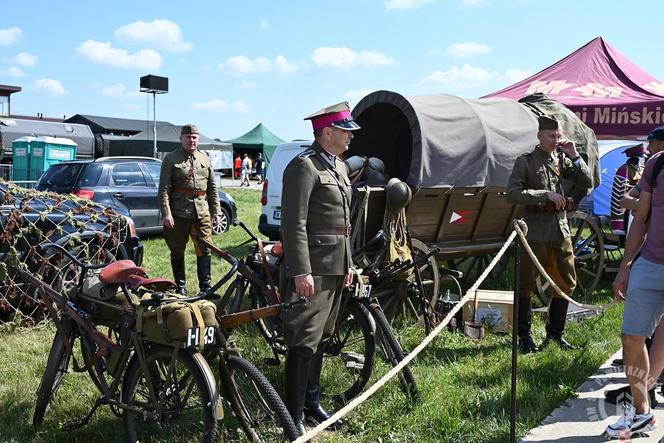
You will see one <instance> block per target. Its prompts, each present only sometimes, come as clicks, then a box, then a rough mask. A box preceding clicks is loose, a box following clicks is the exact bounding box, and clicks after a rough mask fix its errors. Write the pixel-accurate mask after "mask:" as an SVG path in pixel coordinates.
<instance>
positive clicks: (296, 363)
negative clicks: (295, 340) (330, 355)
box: [284, 347, 313, 435]
mask: <svg viewBox="0 0 664 443" xmlns="http://www.w3.org/2000/svg"><path fill="white" fill-rule="evenodd" d="M312 354H313V353H312V352H311V349H308V348H303V347H296V348H292V349H289V350H288V354H287V355H286V370H285V386H284V389H285V398H284V400H285V403H286V408H288V412H290V415H291V417H293V421H294V422H295V427H296V428H297V431H298V433H299V434H300V435H304V434H306V429H305V428H304V398H305V395H306V391H307V383H306V380H307V379H308V378H309V369H310V367H311V357H312Z"/></svg>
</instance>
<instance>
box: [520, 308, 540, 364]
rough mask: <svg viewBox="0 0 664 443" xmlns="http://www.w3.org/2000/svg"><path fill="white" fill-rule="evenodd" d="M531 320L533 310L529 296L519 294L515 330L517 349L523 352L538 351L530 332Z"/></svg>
mask: <svg viewBox="0 0 664 443" xmlns="http://www.w3.org/2000/svg"><path fill="white" fill-rule="evenodd" d="M532 321H533V310H532V304H531V300H530V297H527V296H519V323H518V325H517V330H518V333H519V349H521V352H523V353H524V354H530V353H532V352H538V351H539V348H538V347H537V345H536V344H535V341H534V340H533V336H532V335H531V332H530V327H531V324H532Z"/></svg>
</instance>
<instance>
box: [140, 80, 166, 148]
mask: <svg viewBox="0 0 664 443" xmlns="http://www.w3.org/2000/svg"><path fill="white" fill-rule="evenodd" d="M140 86H141V92H145V93H147V94H152V121H153V126H152V134H153V135H154V149H153V152H152V156H153V157H154V158H157V94H166V93H167V92H168V77H159V76H156V75H144V76H143V77H141V83H140Z"/></svg>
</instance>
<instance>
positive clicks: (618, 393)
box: [604, 385, 659, 409]
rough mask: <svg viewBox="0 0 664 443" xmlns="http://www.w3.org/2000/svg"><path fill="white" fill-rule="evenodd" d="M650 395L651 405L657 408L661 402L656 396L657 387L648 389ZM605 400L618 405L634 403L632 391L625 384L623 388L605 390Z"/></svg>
mask: <svg viewBox="0 0 664 443" xmlns="http://www.w3.org/2000/svg"><path fill="white" fill-rule="evenodd" d="M648 397H650V407H651V408H653V409H654V408H656V407H657V405H658V404H659V402H658V401H657V397H656V396H655V388H652V389H651V390H649V391H648ZM604 400H605V401H606V402H607V403H611V404H614V405H617V404H618V403H623V402H624V403H628V404H632V392H631V391H630V389H629V385H627V386H623V387H622V388H618V389H612V390H610V391H606V392H604Z"/></svg>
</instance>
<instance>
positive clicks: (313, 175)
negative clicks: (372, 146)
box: [281, 102, 360, 432]
mask: <svg viewBox="0 0 664 443" xmlns="http://www.w3.org/2000/svg"><path fill="white" fill-rule="evenodd" d="M305 120H311V124H312V126H313V130H314V138H315V141H314V142H313V144H312V145H311V148H310V149H307V150H306V151H304V152H303V153H302V154H300V155H299V156H297V157H295V158H294V159H293V160H292V161H291V162H290V163H289V164H288V166H287V167H286V170H285V171H284V176H283V192H282V197H281V239H282V242H283V248H284V259H283V262H282V265H281V288H282V294H284V296H285V298H286V300H287V301H291V300H296V299H298V298H299V297H305V298H307V299H308V302H307V303H306V304H303V305H298V306H296V307H294V308H292V309H290V310H288V311H287V312H286V314H285V317H284V335H285V338H286V343H287V345H288V355H287V357H286V374H285V382H286V383H285V391H286V392H285V400H286V405H287V407H288V410H289V411H290V413H291V415H292V416H293V420H294V421H295V423H296V425H297V426H298V429H299V431H300V432H304V419H307V420H308V421H311V422H314V423H319V422H322V421H324V420H326V419H327V418H328V417H329V416H330V414H329V413H328V412H327V411H325V410H324V409H323V408H322V407H321V405H320V402H319V394H320V386H319V383H320V373H321V367H322V359H323V349H324V346H325V341H326V340H327V339H328V338H329V337H330V336H331V335H332V332H333V331H334V325H335V321H336V318H337V314H338V312H339V305H340V297H341V292H342V289H343V288H344V287H345V286H348V285H350V284H351V283H352V274H351V273H350V267H351V250H350V241H349V234H350V199H351V186H350V181H349V180H348V175H347V171H346V166H345V165H344V163H343V161H342V160H341V159H339V158H338V156H339V155H340V154H342V153H343V152H345V151H346V150H347V149H348V144H349V143H350V141H351V140H352V138H353V133H352V131H354V130H356V129H360V127H359V125H358V124H357V123H355V122H354V121H353V118H352V116H351V113H350V109H349V107H348V103H346V102H342V103H338V104H336V105H334V106H330V107H327V108H324V109H321V110H320V111H317V112H314V113H313V114H311V115H308V116H307V117H305ZM340 425H341V423H340V422H337V423H336V424H335V426H336V427H338V426H340Z"/></svg>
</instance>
